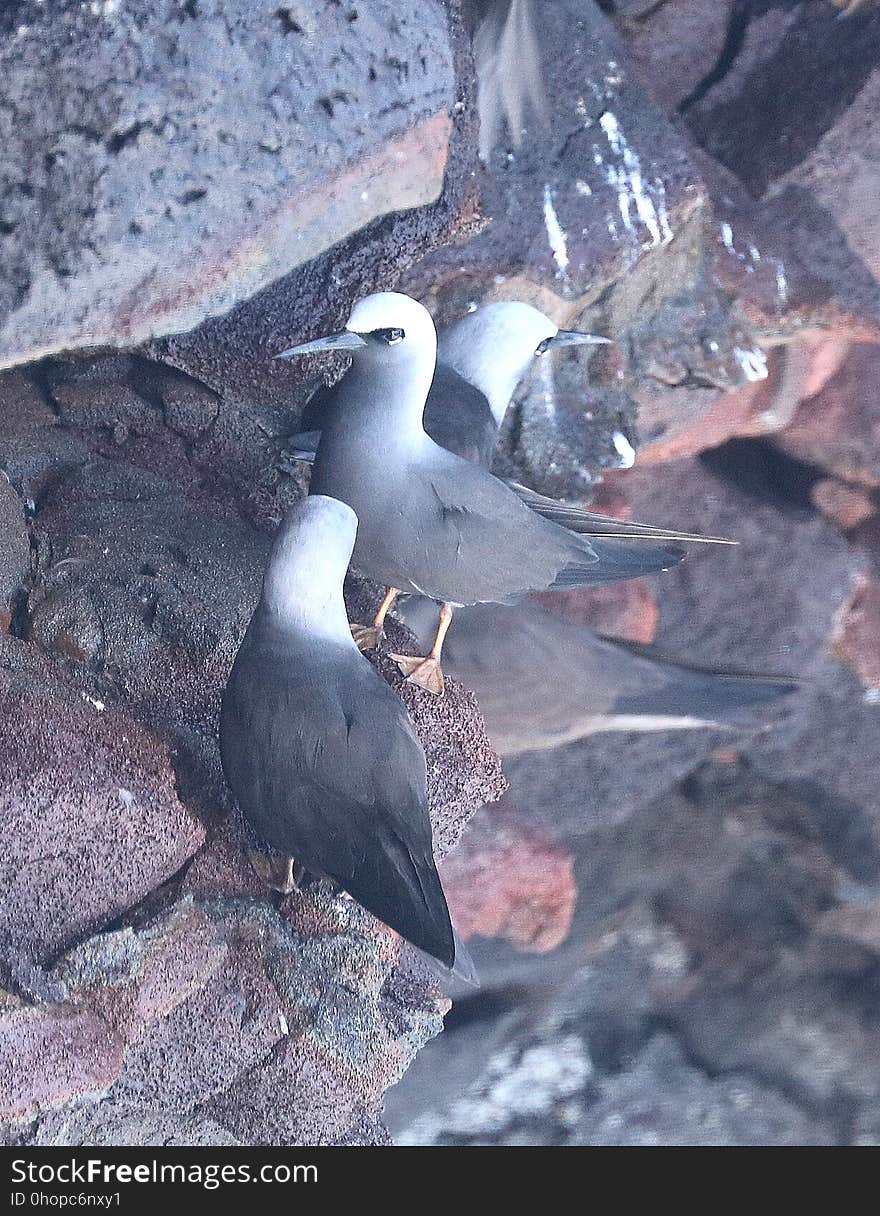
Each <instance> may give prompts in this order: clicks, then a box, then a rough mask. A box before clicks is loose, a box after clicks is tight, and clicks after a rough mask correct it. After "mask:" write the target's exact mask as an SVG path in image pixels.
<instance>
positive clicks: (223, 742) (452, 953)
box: [220, 495, 456, 967]
mask: <svg viewBox="0 0 880 1216" xmlns="http://www.w3.org/2000/svg"><path fill="white" fill-rule="evenodd" d="M357 526H358V523H357V517H356V515H355V513H354V511H353V510H352V509H351V507H349V506H346V505H345V503H342V502H339V501H337V500H336V499H334V498H328V497H326V496H324V495H312V496H311V497H309V498H307V499H305V500H304V501H302V502H299V503H297V504H296V506H294V507H293V508H292V509H291V511H290V512H289V513H288V515H287V517H286V519H285V520H284V522H283V523H282V524H281V526H280V528H279V530H278V533H277V535H276V537H275V541H274V544H273V546H272V551H271V554H270V556H269V562H268V565H267V567H266V572H265V577H264V579H263V591H262V595H261V597H260V602H259V604H258V606H257V609H256V612H255V613H254V615H253V618H252V620H251V623H250V625H249V626H248V629H247V633H246V634H245V637H244V640H243V642H242V644H241V647H240V649H239V651H238V654H237V655H236V659H235V663H234V665H233V668H232V673H231V675H230V677H229V683H228V685H227V687H226V690H225V692H224V694H223V706H222V712H221V720H220V747H221V755H222V759H223V771H224V772H225V774H226V779H227V781H228V782H229V785H230V786H231V788H232V791H233V793H234V794H235V797H236V798H237V800H238V804H239V807H240V808H241V811H242V813H243V815H244V816H245V818H246V819H247V821H248V822H249V824H250V825H251V827H252V828H253V829H254V831H255V832H256V834H257V835H258V836H260V837H261V838H262V839H263V840H264V841H266V842H268V843H269V844H270V845H272V846H273V847H274V848H276V849H278V850H280V851H281V852H282V853H283V854H284V855H285V856H292V857H294V858H295V859H296V861H297V863H298V865H299V866H301V867H304V868H305V869H306V870H307V871H309V872H310V873H313V874H316V875H321V876H323V877H327V878H331V879H333V880H334V881H335V882H337V883H339V885H340V886H341V887H343V888H344V889H345V890H346V891H347V892H348V893H349V894H350V895H352V896H353V897H354V898H355V899H356V900H357V901H358V902H359V903H361V904H363V906H364V907H365V908H367V909H368V910H369V911H370V912H372V913H373V914H374V915H375V916H377V917H379V919H380V920H383V921H384V922H385V923H386V924H387V925H390V926H391V928H392V929H395V930H397V932H398V933H400V934H401V936H403V937H405V938H406V939H407V940H408V941H410V942H412V943H413V945H415V946H418V947H419V948H420V949H422V950H425V951H426V952H427V953H428V954H431V955H433V956H434V957H435V958H437V959H439V960H440V961H441V962H442V963H443V964H444V965H445V966H447V967H452V966H453V965H454V964H455V958H456V942H455V935H454V932H453V928H452V923H451V921H450V919H449V911H448V908H447V906H446V898H445V896H444V894H443V888H442V886H441V885H440V879H439V877H438V875H437V869H436V866H435V865H434V857H433V852H432V848H431V824H430V820H429V818H428V805H427V794H426V766H425V755H424V752H423V751H422V747H421V744H420V743H419V741H418V739H417V738H416V734H415V731H414V730H413V727H412V723H411V722H410V719H409V716H408V714H407V712H406V709H405V708H404V705H403V703H402V702H401V701H400V699H399V697H397V696H396V695H395V694H394V692H393V691H392V690H391V689H390V688H389V687H388V685H387V684H386V683H385V681H384V680H383V679H382V678H381V677H380V676H379V675H378V674H377V673H376V671H375V670H374V669H373V667H372V666H371V665H370V663H369V662H368V661H367V660H366V659H365V658H364V657H363V655H362V654H361V653H360V652H359V651H358V648H357V646H356V645H355V643H354V641H353V640H352V636H351V633H350V631H349V627H348V618H347V616H346V612H345V604H344V602H343V598H342V582H343V578H344V577H345V572H346V570H347V568H348V563H349V560H350V558H351V552H352V548H353V546H354V543H355V534H356V532H357Z"/></svg>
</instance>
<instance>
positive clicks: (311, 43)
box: [0, 0, 457, 366]
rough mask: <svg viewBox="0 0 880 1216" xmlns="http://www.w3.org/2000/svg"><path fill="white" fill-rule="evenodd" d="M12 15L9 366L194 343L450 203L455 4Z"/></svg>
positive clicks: (6, 218) (53, 9)
mask: <svg viewBox="0 0 880 1216" xmlns="http://www.w3.org/2000/svg"><path fill="white" fill-rule="evenodd" d="M4 7H5V11H4V14H3V15H2V16H0V79H2V81H3V85H2V86H0V131H2V139H0V144H2V148H3V151H2V156H0V174H2V179H0V180H2V183H3V186H2V195H3V202H2V207H3V210H2V215H0V247H2V249H3V254H4V256H3V265H4V267H8V271H7V273H6V274H4V282H3V286H2V289H0V290H2V294H0V366H8V365H10V364H13V363H18V362H22V361H26V360H28V359H33V358H35V357H38V356H40V355H42V354H48V353H51V352H53V351H59V350H65V349H71V348H76V347H82V346H98V345H115V346H120V345H131V344H132V343H133V342H137V341H143V340H144V339H146V338H149V337H153V336H155V335H157V334H166V333H174V332H177V331H180V330H185V329H190V328H192V327H193V326H194V325H196V324H198V323H199V322H200V321H202V320H203V319H204V318H205V317H209V316H215V315H217V314H220V313H225V312H227V311H228V310H229V309H230V308H231V307H232V306H233V305H234V304H236V303H237V302H238V301H239V300H242V299H247V298H248V297H249V296H251V295H253V294H254V292H255V291H258V290H259V289H261V288H262V287H265V286H267V285H268V284H270V283H272V282H274V281H275V280H277V279H278V278H280V277H281V276H282V275H284V274H287V273H288V272H290V271H291V270H293V269H294V268H296V267H298V266H303V265H305V263H307V262H308V261H310V260H311V259H313V258H315V257H316V256H317V255H318V254H320V253H322V252H324V251H325V250H327V249H329V248H330V247H331V246H332V245H334V244H336V243H338V242H339V241H341V240H342V239H344V238H345V237H347V236H349V235H350V234H351V233H353V232H355V231H357V230H358V229H360V228H362V227H364V226H365V225H366V224H368V223H369V222H370V221H372V220H374V219H377V218H379V217H384V216H387V215H390V214H391V213H394V212H399V211H404V210H407V209H410V208H414V207H419V206H422V205H424V204H428V203H433V202H435V201H436V200H437V199H438V197H439V195H440V193H441V189H442V186H443V176H444V170H445V168H446V163H447V159H448V156H449V144H450V138H451V134H452V108H453V106H454V104H455V102H456V100H457V97H456V83H455V73H454V69H453V60H454V51H453V47H452V42H451V39H450V31H449V22H448V18H447V13H446V10H445V8H444V6H443V4H442V3H440V0H428V2H425V3H415V2H413V0H404V2H403V3H398V2H395V3H383V2H382V0H377V2H376V3H371V4H369V5H356V4H342V3H338V4H337V3H325V2H324V0H296V2H295V3H291V4H288V5H279V4H278V3H276V0H257V2H256V3H252V2H250V0H249V2H248V3H242V2H238V0H233V2H231V3H230V2H228V0H222V2H221V0H191V2H189V3H181V2H179V0H105V2H102V3H95V4H81V3H79V0H62V2H61V3H57V4H51V5H49V4H42V3H39V2H38V0H25V2H24V3H20V2H16V3H14V4H13V5H12V6H11V7H10V6H4ZM47 78H51V79H56V80H58V79H63V81H64V88H63V89H47V88H46V83H45V82H46V79H47Z"/></svg>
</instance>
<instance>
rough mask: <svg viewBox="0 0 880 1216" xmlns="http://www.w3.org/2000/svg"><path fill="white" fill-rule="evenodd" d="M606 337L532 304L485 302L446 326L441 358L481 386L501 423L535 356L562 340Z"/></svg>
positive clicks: (594, 341)
mask: <svg viewBox="0 0 880 1216" xmlns="http://www.w3.org/2000/svg"><path fill="white" fill-rule="evenodd" d="M608 341H609V339H608V338H600V337H597V336H596V335H595V334H587V333H579V332H577V331H576V330H568V329H560V328H559V327H558V326H557V325H556V324H554V322H553V321H551V320H550V318H549V317H546V316H545V315H544V314H543V313H542V312H540V311H539V310H538V309H537V308H533V307H532V305H531V304H523V303H521V302H520V301H518V300H501V301H497V302H495V303H492V304H484V305H483V307H482V308H476V309H474V311H473V312H469V313H468V314H467V316H464V317H462V319H461V320H460V321H457V322H456V323H455V324H454V325H451V326H450V327H449V328H448V329H447V330H444V331H443V333H442V334H441V337H440V347H439V355H440V359H441V360H442V361H443V362H444V363H445V364H447V365H448V366H449V367H451V368H452V369H453V370H454V371H456V372H458V374H459V375H460V376H462V377H464V379H465V380H467V381H468V382H469V383H471V384H473V385H474V387H475V388H478V389H479V390H480V391H481V392H482V393H483V394H484V395H485V397H486V399H487V400H488V402H489V406H490V408H491V410H492V413H493V415H494V416H495V420H496V422H498V423H500V422H501V418H502V416H503V415H504V412H505V410H506V409H507V406H508V405H509V403H510V398H511V396H512V395H513V392H514V389H515V388H516V386H517V384H518V383H519V382H520V380H521V379H522V377H523V376H524V375H525V373H526V372H527V371H528V369H529V367H530V366H531V365H532V363H533V362H534V361H535V360H536V359H540V358H541V357H542V356H544V355H546V354H548V353H549V352H550V351H553V350H559V349H560V348H561V347H563V346H580V345H585V346H596V345H600V344H605V343H607V342H608Z"/></svg>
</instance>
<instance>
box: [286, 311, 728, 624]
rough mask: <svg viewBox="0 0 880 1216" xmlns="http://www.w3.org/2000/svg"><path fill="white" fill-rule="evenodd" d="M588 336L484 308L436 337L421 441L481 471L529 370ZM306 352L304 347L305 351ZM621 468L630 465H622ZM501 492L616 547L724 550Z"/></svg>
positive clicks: (312, 437)
mask: <svg viewBox="0 0 880 1216" xmlns="http://www.w3.org/2000/svg"><path fill="white" fill-rule="evenodd" d="M608 341H609V339H608V338H600V337H597V336H596V335H595V334H588V333H580V332H578V331H576V330H563V329H559V328H557V326H556V325H555V324H554V323H553V321H551V320H550V318H549V317H546V316H544V314H543V313H542V312H539V310H538V309H537V308H533V307H532V306H531V304H523V303H521V302H520V301H517V300H502V301H496V302H495V303H492V304H484V305H483V306H482V307H481V308H477V309H474V311H473V312H470V313H468V314H467V315H466V316H464V317H462V318H461V320H460V321H456V322H455V324H453V325H450V326H448V327H447V328H445V329H443V330H441V331H440V333H439V334H438V347H437V366H436V369H435V372H434V378H433V380H432V382H431V388H430V390H429V392H428V398H427V401H426V402H425V412H424V415H423V420H422V424H423V426H424V429H425V431H426V432H427V434H428V435H430V437H431V438H432V439H433V440H434V442H435V443H439V444H440V446H441V447H443V448H446V450H447V451H449V452H453V453H454V454H455V455H456V456H461V457H462V459H464V460H470V461H472V462H473V463H475V464H481V465H483V466H484V467H485V468H489V466H490V465H491V463H492V455H493V452H494V449H495V444H496V442H497V439H498V431H499V428H500V426H501V422H502V420H503V418H504V415H505V413H506V412H507V409H508V406H509V405H510V401H511V398H512V397H513V393H514V390H515V389H516V386H517V384H518V383H519V381H520V380H521V379H522V377H523V376H524V375H525V372H526V370H527V368H528V367H529V365H530V364H531V363H533V362H534V360H535V359H540V358H542V357H543V356H544V355H546V354H548V353H549V352H551V351H555V350H559V349H560V348H562V347H565V346H575V345H584V344H587V345H595V344H597V343H607V342H608ZM307 345H309V346H311V344H307ZM297 352H299V353H303V352H302V348H301V347H294V348H293V350H292V351H283V352H282V353H281V355H279V356H277V357H278V358H288V357H289V356H290V355H292V354H294V353H297ZM338 389H339V382H337V384H334V385H332V386H330V387H325V388H321V389H318V391H317V392H316V393H314V394H313V396H312V397H311V398H310V400H309V402H308V404H307V406H306V409H305V412H304V414H303V418H302V424H303V426H304V427H306V428H308V429H306V430H303V431H300V432H298V433H297V434H295V435H293V436H291V439H290V445H291V450H292V454H293V455H294V456H295V457H296V458H297V459H299V460H305V461H306V462H308V463H314V459H315V451H316V449H317V445H318V443H319V441H320V438H321V429H322V427H323V426H324V424H325V422H327V420H329V419H330V418H332V417H334V415H335V414H336V411H337V410H338V409H343V410H344V409H345V408H346V407H345V402H344V400H341V399H340V396H339V391H338ZM617 441H620V442H621V443H622V444H624V445H625V449H624V450H628V452H629V454H630V455H631V457H632V458H634V456H635V453H634V451H633V449H632V447H631V446H630V444H629V441H628V440H627V439H626V436H624V435H622V434H620V435H617V436H615V442H617ZM629 463H632V461H631V460H630V461H629ZM506 484H507V485H508V486H510V488H511V489H512V490H513V491H514V492H515V493H516V494H517V495H518V496H519V497H520V498H521V499H522V500H523V502H525V504H526V506H528V507H531V509H532V510H533V511H536V512H537V513H538V514H539V515H543V516H544V518H545V519H549V520H552V521H553V523H557V524H561V525H562V526H563V527H564V528H568V529H569V530H570V531H572V532H580V533H582V534H583V535H585V536H592V537H598V536H608V537H611V536H616V537H618V538H619V539H624V538H626V539H630V540H632V539H641V540H646V541H647V540H650V541H669V542H673V543H681V542H700V543H706V544H732V543H733V542H732V541H728V540H724V539H723V538H721V537H717V536H701V535H698V534H696V533H693V532H681V531H676V530H675V529H670V528H655V527H652V526H651V525H650V524H642V523H636V522H633V521H626V522H624V521H622V520H619V519H614V518H612V517H611V516H608V515H599V514H597V513H596V512H594V511H587V510H585V509H584V508H583V507H580V506H577V505H575V504H572V503H566V502H560V501H559V500H557V499H555V498H548V497H546V496H545V495H543V494H539V493H538V492H537V491H536V490H531V489H529V488H528V487H527V486H523V485H520V484H518V483H517V482H514V481H507V482H506ZM362 641H363V642H364V643H365V644H367V643H369V644H371V645H375V644H376V642H377V641H378V634H377V632H376V631H375V630H373V629H367V630H366V631H365V632H364V634H363V636H362Z"/></svg>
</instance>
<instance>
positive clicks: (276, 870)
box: [247, 849, 305, 895]
mask: <svg viewBox="0 0 880 1216" xmlns="http://www.w3.org/2000/svg"><path fill="white" fill-rule="evenodd" d="M247 859H248V861H249V862H250V864H251V869H252V870H253V871H254V873H255V874H257V876H258V877H259V878H261V879H262V880H263V882H264V883H265V884H266V886H267V887H271V888H272V890H273V891H279V892H280V893H281V894H282V895H290V894H291V892H293V891H298V890H299V887H300V884H301V883H302V881H303V878H304V877H305V870H304V869H303V868H302V866H299V865H297V863H296V861H295V860H294V858H292V857H270V856H268V855H267V854H266V853H260V852H259V851H258V850H257V849H250V850H248V855H247Z"/></svg>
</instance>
